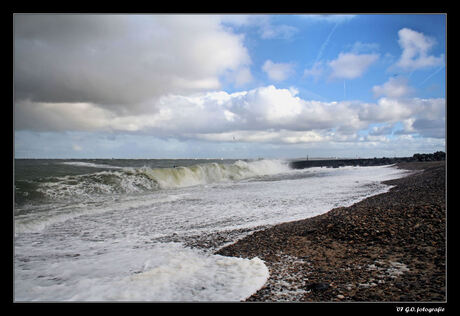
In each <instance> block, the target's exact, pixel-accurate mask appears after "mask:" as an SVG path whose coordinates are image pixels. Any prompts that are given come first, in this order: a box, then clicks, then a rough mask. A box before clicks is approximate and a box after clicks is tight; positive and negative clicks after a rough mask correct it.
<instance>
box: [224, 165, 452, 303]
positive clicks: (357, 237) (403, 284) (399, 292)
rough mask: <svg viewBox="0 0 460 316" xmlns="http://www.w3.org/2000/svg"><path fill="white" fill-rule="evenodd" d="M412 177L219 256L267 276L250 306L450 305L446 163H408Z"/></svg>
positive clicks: (278, 228)
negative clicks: (250, 262) (262, 268)
mask: <svg viewBox="0 0 460 316" xmlns="http://www.w3.org/2000/svg"><path fill="white" fill-rule="evenodd" d="M396 166H397V167H398V168H401V169H405V170H408V176H406V177H404V178H399V179H395V180H390V181H386V182H384V183H385V184H388V185H391V186H392V188H391V189H390V190H389V192H387V193H383V194H379V195H375V196H372V197H369V198H367V199H365V200H363V201H361V202H358V203H356V204H354V205H352V206H350V207H338V208H335V209H332V210H330V211H329V212H327V213H325V214H322V215H318V216H315V217H311V218H307V219H304V220H300V221H293V222H287V223H283V224H279V225H276V226H273V227H270V228H267V229H265V230H261V231H257V232H255V233H253V234H251V235H249V236H246V237H245V238H243V239H240V240H239V241H238V242H236V243H234V244H231V245H229V246H226V247H224V248H222V249H220V250H219V251H218V252H217V254H220V255H225V256H234V257H242V258H254V257H258V258H260V259H262V260H263V261H264V262H265V264H266V266H267V267H268V269H269V271H270V277H269V279H268V281H267V282H266V283H265V285H264V286H263V287H262V288H261V289H260V290H259V291H257V292H256V293H254V294H253V295H252V296H250V297H249V298H247V299H246V301H248V302H279V301H289V302H445V301H446V182H445V181H446V180H445V178H446V177H445V176H446V168H445V161H430V162H403V163H399V164H397V165H396Z"/></svg>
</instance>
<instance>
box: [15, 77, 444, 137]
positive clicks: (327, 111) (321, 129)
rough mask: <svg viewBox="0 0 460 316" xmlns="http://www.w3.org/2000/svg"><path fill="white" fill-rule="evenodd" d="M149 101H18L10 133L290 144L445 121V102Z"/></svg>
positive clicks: (223, 97) (277, 92)
mask: <svg viewBox="0 0 460 316" xmlns="http://www.w3.org/2000/svg"><path fill="white" fill-rule="evenodd" d="M149 102H152V104H150V105H147V104H145V106H146V107H148V106H150V107H154V108H156V109H157V110H156V111H155V112H152V113H141V114H135V113H128V114H126V115H115V114H114V113H113V112H112V111H109V110H107V109H105V108H103V107H100V106H98V105H96V104H92V103H43V102H32V101H24V102H22V103H20V104H18V106H17V108H16V113H15V114H16V115H15V117H16V128H17V129H19V130H38V131H48V130H52V131H67V130H75V131H108V132H130V133H142V134H151V135H155V136H157V137H176V138H196V139H205V140H213V141H232V140H233V139H234V138H235V139H238V140H240V141H247V142H281V143H290V144H292V143H308V142H320V141H345V140H350V139H356V133H357V131H359V130H362V129H365V128H367V127H368V126H369V124H372V123H384V124H393V123H395V122H398V121H406V122H407V127H408V129H407V131H409V128H410V129H412V131H413V132H414V133H419V134H423V133H425V132H426V134H427V135H428V134H429V135H440V134H442V126H441V125H442V124H440V123H439V124H437V125H436V124H435V123H434V122H436V121H437V122H443V120H444V118H445V108H444V107H445V100H444V99H418V98H404V99H392V98H387V97H382V98H380V99H379V100H378V101H377V102H376V103H362V102H349V101H344V102H320V101H312V100H304V99H302V98H300V97H299V96H298V91H297V90H296V89H294V88H291V89H279V88H276V87H275V86H272V85H271V86H266V87H259V88H256V89H252V90H247V91H244V90H243V91H240V92H234V93H227V92H224V91H214V92H207V93H197V94H193V95H179V94H169V95H166V96H162V97H160V98H159V99H158V100H155V101H149ZM18 111H19V113H18ZM17 114H19V115H17ZM410 120H412V121H410ZM439 120H441V121H439ZM435 129H436V130H435Z"/></svg>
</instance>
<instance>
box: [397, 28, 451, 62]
mask: <svg viewBox="0 0 460 316" xmlns="http://www.w3.org/2000/svg"><path fill="white" fill-rule="evenodd" d="M398 36H399V39H398V43H399V46H401V48H402V50H403V51H402V54H401V57H400V59H399V60H398V62H397V63H396V66H398V67H400V68H402V69H404V70H408V71H412V70H416V69H421V68H427V67H433V66H440V65H442V64H443V63H444V56H443V55H441V56H439V57H435V56H432V55H429V51H430V50H431V49H432V48H433V46H434V45H435V44H436V41H435V39H434V38H431V37H429V36H426V35H424V34H423V33H420V32H417V31H414V30H411V29H409V28H403V29H401V30H399V32H398Z"/></svg>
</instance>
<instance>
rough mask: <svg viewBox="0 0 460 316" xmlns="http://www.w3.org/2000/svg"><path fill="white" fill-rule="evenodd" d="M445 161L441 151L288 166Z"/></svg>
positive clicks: (295, 167) (307, 166)
mask: <svg viewBox="0 0 460 316" xmlns="http://www.w3.org/2000/svg"><path fill="white" fill-rule="evenodd" d="M445 159H446V153H445V152H443V151H437V152H435V153H433V154H414V155H413V156H412V157H393V158H388V157H382V158H356V159H329V160H308V159H307V160H296V161H291V162H290V164H289V166H290V167H291V168H293V169H305V168H312V167H326V168H339V167H345V166H382V165H392V164H396V163H400V162H415V161H439V160H445Z"/></svg>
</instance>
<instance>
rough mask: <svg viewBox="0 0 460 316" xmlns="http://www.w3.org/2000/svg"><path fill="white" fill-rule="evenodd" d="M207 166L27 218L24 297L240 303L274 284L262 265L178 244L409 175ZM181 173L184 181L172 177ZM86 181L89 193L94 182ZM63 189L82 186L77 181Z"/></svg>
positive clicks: (270, 221) (18, 242)
mask: <svg viewBox="0 0 460 316" xmlns="http://www.w3.org/2000/svg"><path fill="white" fill-rule="evenodd" d="M205 166H206V167H205V168H203V167H197V166H193V167H188V168H187V169H188V170H184V169H185V168H184V169H182V171H181V169H180V168H175V169H174V168H171V169H168V170H166V171H165V172H166V173H168V172H169V174H168V177H166V178H165V179H166V180H165V183H168V181H169V183H172V184H173V185H171V188H163V189H160V190H158V189H156V190H153V191H142V193H139V192H135V193H136V194H124V195H116V194H108V195H104V194H102V195H101V196H100V197H99V198H96V199H94V200H88V199H86V196H85V195H84V194H86V195H88V196H93V195H91V194H90V192H91V191H89V192H88V191H87V192H86V193H85V191H84V190H85V188H84V186H83V185H81V187H80V188H79V189H81V190H83V193H79V194H82V195H81V198H80V199H79V200H76V201H78V203H77V202H75V203H67V204H65V206H63V204H58V203H57V202H56V204H55V205H54V206H53V207H49V209H46V207H45V206H43V209H39V210H38V211H37V212H33V211H29V210H27V211H25V212H23V213H20V215H18V216H17V217H16V218H15V222H16V223H15V224H16V228H17V230H18V232H17V235H16V236H15V288H14V291H15V292H14V294H15V299H16V300H25V301H28V300H39V301H41V300H45V301H46V300H53V301H60V300H79V301H80V300H81V301H86V300H180V301H194V300H206V301H214V300H219V301H231V300H241V299H244V298H245V297H247V296H249V295H251V294H252V293H254V292H255V291H256V290H257V289H258V288H260V287H261V286H262V285H263V283H264V282H265V280H266V279H267V277H268V271H267V270H266V267H265V265H263V262H261V261H260V260H259V259H257V258H253V259H252V260H249V259H238V258H226V257H221V256H214V255H212V254H211V253H212V251H213V249H212V248H211V249H209V251H207V252H204V250H197V249H190V248H185V247H184V246H182V245H181V244H177V243H173V242H176V241H179V242H182V243H185V241H187V240H188V239H189V238H193V236H195V235H197V236H201V235H203V234H212V233H214V232H224V231H228V230H232V229H240V228H245V229H255V228H256V227H260V226H264V225H274V224H277V223H280V222H286V221H291V220H296V219H302V218H307V217H311V216H315V215H318V214H321V213H324V212H326V211H328V210H330V209H331V208H333V207H337V206H346V205H350V204H352V203H354V202H357V201H359V200H361V199H363V198H365V197H368V196H370V195H374V194H378V193H382V192H385V191H387V190H388V188H389V187H388V186H386V185H383V184H381V183H380V181H384V180H388V179H391V178H397V177H400V176H402V175H403V174H404V172H403V171H402V170H399V169H396V168H391V167H344V168H337V169H332V168H331V169H326V168H311V169H305V170H290V171H289V170H288V169H287V167H286V166H285V165H283V164H282V163H277V162H271V161H270V162H267V161H253V162H237V163H235V164H232V165H227V166H224V167H223V166H220V165H219V164H217V166H216V165H213V164H206V165H205ZM194 168H195V169H194ZM225 168H228V169H225ZM232 168H233V169H232ZM284 168H286V169H284ZM151 170H153V169H147V171H146V170H144V169H143V168H138V169H131V170H125V169H123V170H111V171H104V173H102V174H101V173H96V174H97V175H98V176H99V177H102V178H103V176H107V175H108V176H110V177H112V176H113V175H114V174H120V177H123V176H124V177H126V178H127V179H130V178H129V177H133V178H136V177H138V178H139V179H145V181H152V180H151V178H150V176H148V175H147V174H146V172H151ZM158 170H160V169H158ZM175 172H178V173H176V174H177V175H178V177H177V178H178V181H179V182H177V183H176V182H174V181H176V180H174V177H173V176H170V175H171V174H175ZM181 172H182V173H184V174H182V173H181ZM187 172H190V174H188V173H187ZM139 174H141V175H139ZM230 175H232V176H231V177H230ZM264 175H265V176H264ZM87 176H88V178H85V177H82V178H80V180H82V181H83V182H84V181H86V182H84V183H86V184H87V185H88V184H90V183H91V181H94V178H91V175H87ZM267 176H269V177H268V178H267ZM110 177H109V180H113V178H110ZM102 178H101V179H102ZM167 179H170V180H167ZM181 179H190V180H187V181H188V182H183V181H182V180H181ZM245 179H251V180H250V181H246V180H245ZM90 180H91V181H90ZM105 180H107V179H105ZM232 180H233V181H232ZM236 180H244V181H236ZM267 180H269V181H267ZM65 181H70V182H69V183H65ZM194 181H195V182H194ZM200 181H201V182H200ZM96 182H97V181H96ZM153 182H154V181H153ZM50 183H51V182H50ZM54 183H55V184H56V185H57V186H59V185H67V186H69V187H70V188H72V185H74V186H76V187H78V181H76V179H75V178H70V177H68V178H66V179H55V181H54ZM154 183H155V182H154ZM197 183H201V184H200V185H197ZM104 184H108V185H109V184H110V181H108V182H105V183H104ZM49 188H53V187H52V186H50V187H49ZM69 190H70V189H69ZM50 203H52V202H50Z"/></svg>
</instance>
